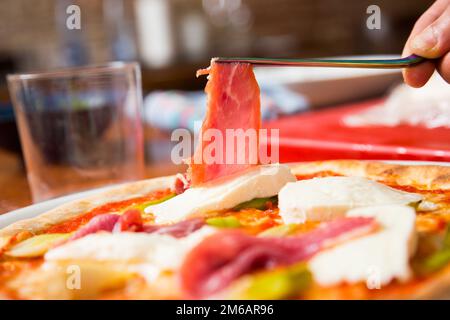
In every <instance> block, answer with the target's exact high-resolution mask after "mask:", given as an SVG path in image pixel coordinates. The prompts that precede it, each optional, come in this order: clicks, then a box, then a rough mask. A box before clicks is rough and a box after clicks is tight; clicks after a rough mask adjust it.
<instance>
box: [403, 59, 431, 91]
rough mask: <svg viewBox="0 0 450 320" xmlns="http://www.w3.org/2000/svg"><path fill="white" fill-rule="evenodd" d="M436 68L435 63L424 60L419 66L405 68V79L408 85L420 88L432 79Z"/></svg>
mask: <svg viewBox="0 0 450 320" xmlns="http://www.w3.org/2000/svg"><path fill="white" fill-rule="evenodd" d="M434 69H435V66H434V63H432V62H431V61H426V62H422V63H421V64H419V65H417V66H412V67H409V68H405V69H403V79H404V80H405V83H406V84H407V85H409V86H411V87H413V88H420V87H423V86H424V85H425V83H427V81H428V79H430V77H431V76H432V74H433V72H434Z"/></svg>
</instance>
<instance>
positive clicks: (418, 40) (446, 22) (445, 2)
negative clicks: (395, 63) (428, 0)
mask: <svg viewBox="0 0 450 320" xmlns="http://www.w3.org/2000/svg"><path fill="white" fill-rule="evenodd" d="M413 53H414V54H417V55H419V56H422V57H425V58H429V59H433V60H432V61H430V60H428V61H425V62H422V63H420V64H418V65H416V66H413V67H409V68H405V69H403V78H404V80H405V82H406V83H407V84H408V85H410V86H412V87H415V88H419V87H422V86H423V85H424V84H425V83H426V82H427V81H428V79H430V77H431V75H432V74H433V72H434V70H435V69H436V70H437V71H438V72H439V73H440V75H441V76H442V78H444V79H445V81H447V82H448V83H450V0H437V1H436V2H435V3H434V4H433V5H432V6H431V7H430V8H429V9H428V10H427V11H425V13H424V14H423V15H422V16H421V17H420V18H419V20H417V22H416V24H415V25H414V28H413V30H412V32H411V35H410V36H409V38H408V41H407V42H406V44H405V48H404V49H403V55H404V56H408V55H410V54H413Z"/></svg>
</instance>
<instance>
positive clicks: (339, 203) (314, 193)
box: [278, 177, 422, 223]
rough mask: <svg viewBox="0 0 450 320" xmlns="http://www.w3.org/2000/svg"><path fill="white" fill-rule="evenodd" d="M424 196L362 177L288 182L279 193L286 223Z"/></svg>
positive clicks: (416, 199)
mask: <svg viewBox="0 0 450 320" xmlns="http://www.w3.org/2000/svg"><path fill="white" fill-rule="evenodd" d="M420 200H422V196H420V195H418V194H415V193H408V192H404V191H401V190H396V189H393V188H390V187H388V186H386V185H384V184H381V183H378V182H375V181H372V180H369V179H366V178H362V177H326V178H314V179H309V180H302V181H297V182H293V183H288V184H286V185H285V186H284V187H283V188H282V189H281V191H280V193H279V195H278V207H279V209H280V215H281V217H282V218H283V221H284V223H303V222H305V221H307V220H311V221H324V220H330V219H333V218H336V217H339V216H344V215H345V212H346V211H348V210H349V209H353V208H357V207H368V206H375V205H407V204H410V203H415V202H418V201H420Z"/></svg>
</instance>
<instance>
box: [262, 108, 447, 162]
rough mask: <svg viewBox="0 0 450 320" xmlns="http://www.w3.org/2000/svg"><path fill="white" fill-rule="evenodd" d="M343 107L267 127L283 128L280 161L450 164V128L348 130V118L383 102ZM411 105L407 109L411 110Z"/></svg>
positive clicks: (283, 119) (415, 127)
mask: <svg viewBox="0 0 450 320" xmlns="http://www.w3.org/2000/svg"><path fill="white" fill-rule="evenodd" d="M380 102H381V100H371V101H367V102H364V103H357V104H352V105H345V106H339V107H335V108H331V109H325V110H321V111H311V112H307V113H302V114H299V115H293V116H289V117H284V118H281V119H277V120H274V121H270V122H267V123H265V124H264V127H266V128H278V129H280V162H292V161H310V160H325V159H386V160H387V159H389V160H428V161H450V129H446V128H436V129H427V128H425V127H420V126H408V125H401V126H396V127H382V126H370V127H358V128H355V127H347V126H345V125H344V124H343V122H342V119H343V117H344V116H345V115H347V114H349V113H353V112H356V111H361V110H364V109H366V108H368V107H371V106H373V105H374V104H376V103H380ZM407 107H408V106H405V108H407Z"/></svg>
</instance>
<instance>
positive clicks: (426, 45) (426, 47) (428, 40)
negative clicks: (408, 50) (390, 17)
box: [412, 27, 437, 52]
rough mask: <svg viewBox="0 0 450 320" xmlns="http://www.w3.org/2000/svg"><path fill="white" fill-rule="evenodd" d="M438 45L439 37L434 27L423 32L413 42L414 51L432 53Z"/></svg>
mask: <svg viewBox="0 0 450 320" xmlns="http://www.w3.org/2000/svg"><path fill="white" fill-rule="evenodd" d="M436 45H437V37H436V35H435V33H434V30H433V28H432V27H428V28H426V29H425V30H423V31H422V32H421V33H420V34H419V35H418V36H416V37H415V38H414V40H413V42H412V47H413V48H414V49H419V50H423V51H428V52H430V51H432V50H433V48H434V47H435V46H436Z"/></svg>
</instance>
